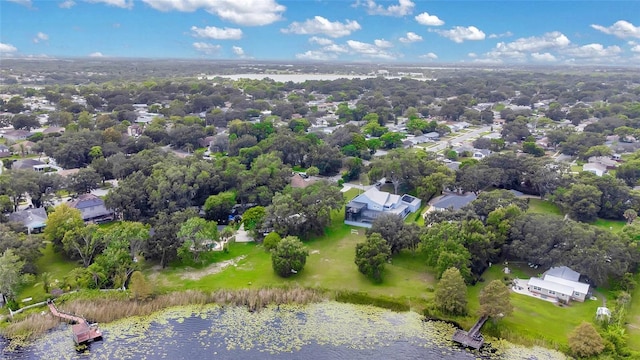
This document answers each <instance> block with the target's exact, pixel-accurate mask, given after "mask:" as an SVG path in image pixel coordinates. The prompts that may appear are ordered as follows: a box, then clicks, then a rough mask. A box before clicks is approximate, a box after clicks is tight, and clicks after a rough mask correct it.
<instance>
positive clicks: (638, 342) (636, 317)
mask: <svg viewBox="0 0 640 360" xmlns="http://www.w3.org/2000/svg"><path fill="white" fill-rule="evenodd" d="M636 282H639V283H640V275H637V276H636ZM627 334H628V335H629V341H628V345H629V347H630V348H631V349H633V350H636V351H640V286H636V290H635V291H634V292H633V294H632V296H631V306H630V307H629V313H628V314H627Z"/></svg>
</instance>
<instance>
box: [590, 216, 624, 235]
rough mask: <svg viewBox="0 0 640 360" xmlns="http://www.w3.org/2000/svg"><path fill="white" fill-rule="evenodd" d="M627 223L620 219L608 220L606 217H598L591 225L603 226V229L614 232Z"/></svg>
mask: <svg viewBox="0 0 640 360" xmlns="http://www.w3.org/2000/svg"><path fill="white" fill-rule="evenodd" d="M626 224H627V222H626V221H621V220H608V219H598V220H596V221H595V222H594V223H593V225H594V226H597V227H600V228H603V229H605V230H611V231H613V232H614V233H617V232H619V231H620V230H622V228H623V227H624V226H625V225H626Z"/></svg>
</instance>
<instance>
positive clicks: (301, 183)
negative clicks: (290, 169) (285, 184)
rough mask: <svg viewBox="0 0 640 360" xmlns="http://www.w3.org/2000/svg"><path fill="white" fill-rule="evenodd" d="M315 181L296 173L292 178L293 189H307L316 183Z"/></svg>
mask: <svg viewBox="0 0 640 360" xmlns="http://www.w3.org/2000/svg"><path fill="white" fill-rule="evenodd" d="M315 182H316V180H315V179H311V178H310V177H309V176H308V175H306V174H301V173H295V174H293V176H292V177H291V187H292V188H306V187H307V186H309V185H311V184H313V183H315Z"/></svg>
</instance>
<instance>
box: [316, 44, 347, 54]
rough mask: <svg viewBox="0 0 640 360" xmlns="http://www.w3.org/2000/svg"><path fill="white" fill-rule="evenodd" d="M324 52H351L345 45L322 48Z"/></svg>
mask: <svg viewBox="0 0 640 360" xmlns="http://www.w3.org/2000/svg"><path fill="white" fill-rule="evenodd" d="M322 50H324V51H328V52H332V53H347V52H349V50H348V49H347V48H346V47H345V46H344V45H338V44H331V45H327V46H325V47H323V48H322Z"/></svg>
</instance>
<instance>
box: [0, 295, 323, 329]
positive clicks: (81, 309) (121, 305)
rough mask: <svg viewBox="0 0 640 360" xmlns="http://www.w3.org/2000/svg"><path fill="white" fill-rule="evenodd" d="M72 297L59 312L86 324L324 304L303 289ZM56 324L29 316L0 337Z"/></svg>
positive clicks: (45, 316)
mask: <svg viewBox="0 0 640 360" xmlns="http://www.w3.org/2000/svg"><path fill="white" fill-rule="evenodd" d="M87 295H88V296H87V298H83V296H82V293H78V294H74V295H73V296H72V297H71V299H70V300H69V301H64V300H63V299H64V298H62V299H61V300H60V301H58V302H57V304H58V308H59V309H60V310H61V311H64V312H67V313H72V314H75V315H78V316H82V317H84V318H86V319H87V320H89V321H93V322H99V323H107V322H111V321H115V320H119V319H122V318H126V317H130V316H145V315H149V314H152V313H154V312H156V311H159V310H162V309H166V308H169V307H173V306H185V305H204V304H220V305H223V304H225V305H234V306H246V307H247V308H248V309H249V310H250V311H255V310H259V309H260V308H263V307H265V306H267V305H269V304H286V303H299V304H307V303H311V302H319V301H323V300H326V298H327V297H326V296H325V295H324V293H323V292H321V291H319V290H313V289H305V288H263V289H239V290H228V289H220V290H216V291H214V292H211V293H205V292H201V291H196V290H187V291H181V292H174V293H170V294H164V295H159V296H157V297H155V298H153V299H151V300H148V301H136V300H129V299H127V298H124V297H123V296H122V293H120V294H111V295H108V294H105V298H99V297H96V296H95V294H94V293H89V294H87ZM58 323H59V320H58V319H55V318H53V317H52V316H51V315H49V314H47V315H44V316H43V315H39V314H33V315H30V316H28V317H26V318H24V319H22V320H18V321H15V322H14V323H12V324H10V325H9V326H8V327H7V328H6V329H4V330H2V334H3V335H4V336H5V337H7V338H9V339H18V338H24V339H29V338H33V337H35V336H37V335H40V334H42V333H44V332H46V331H48V330H49V329H51V328H53V327H55V326H56V325H57V324H58Z"/></svg>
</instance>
